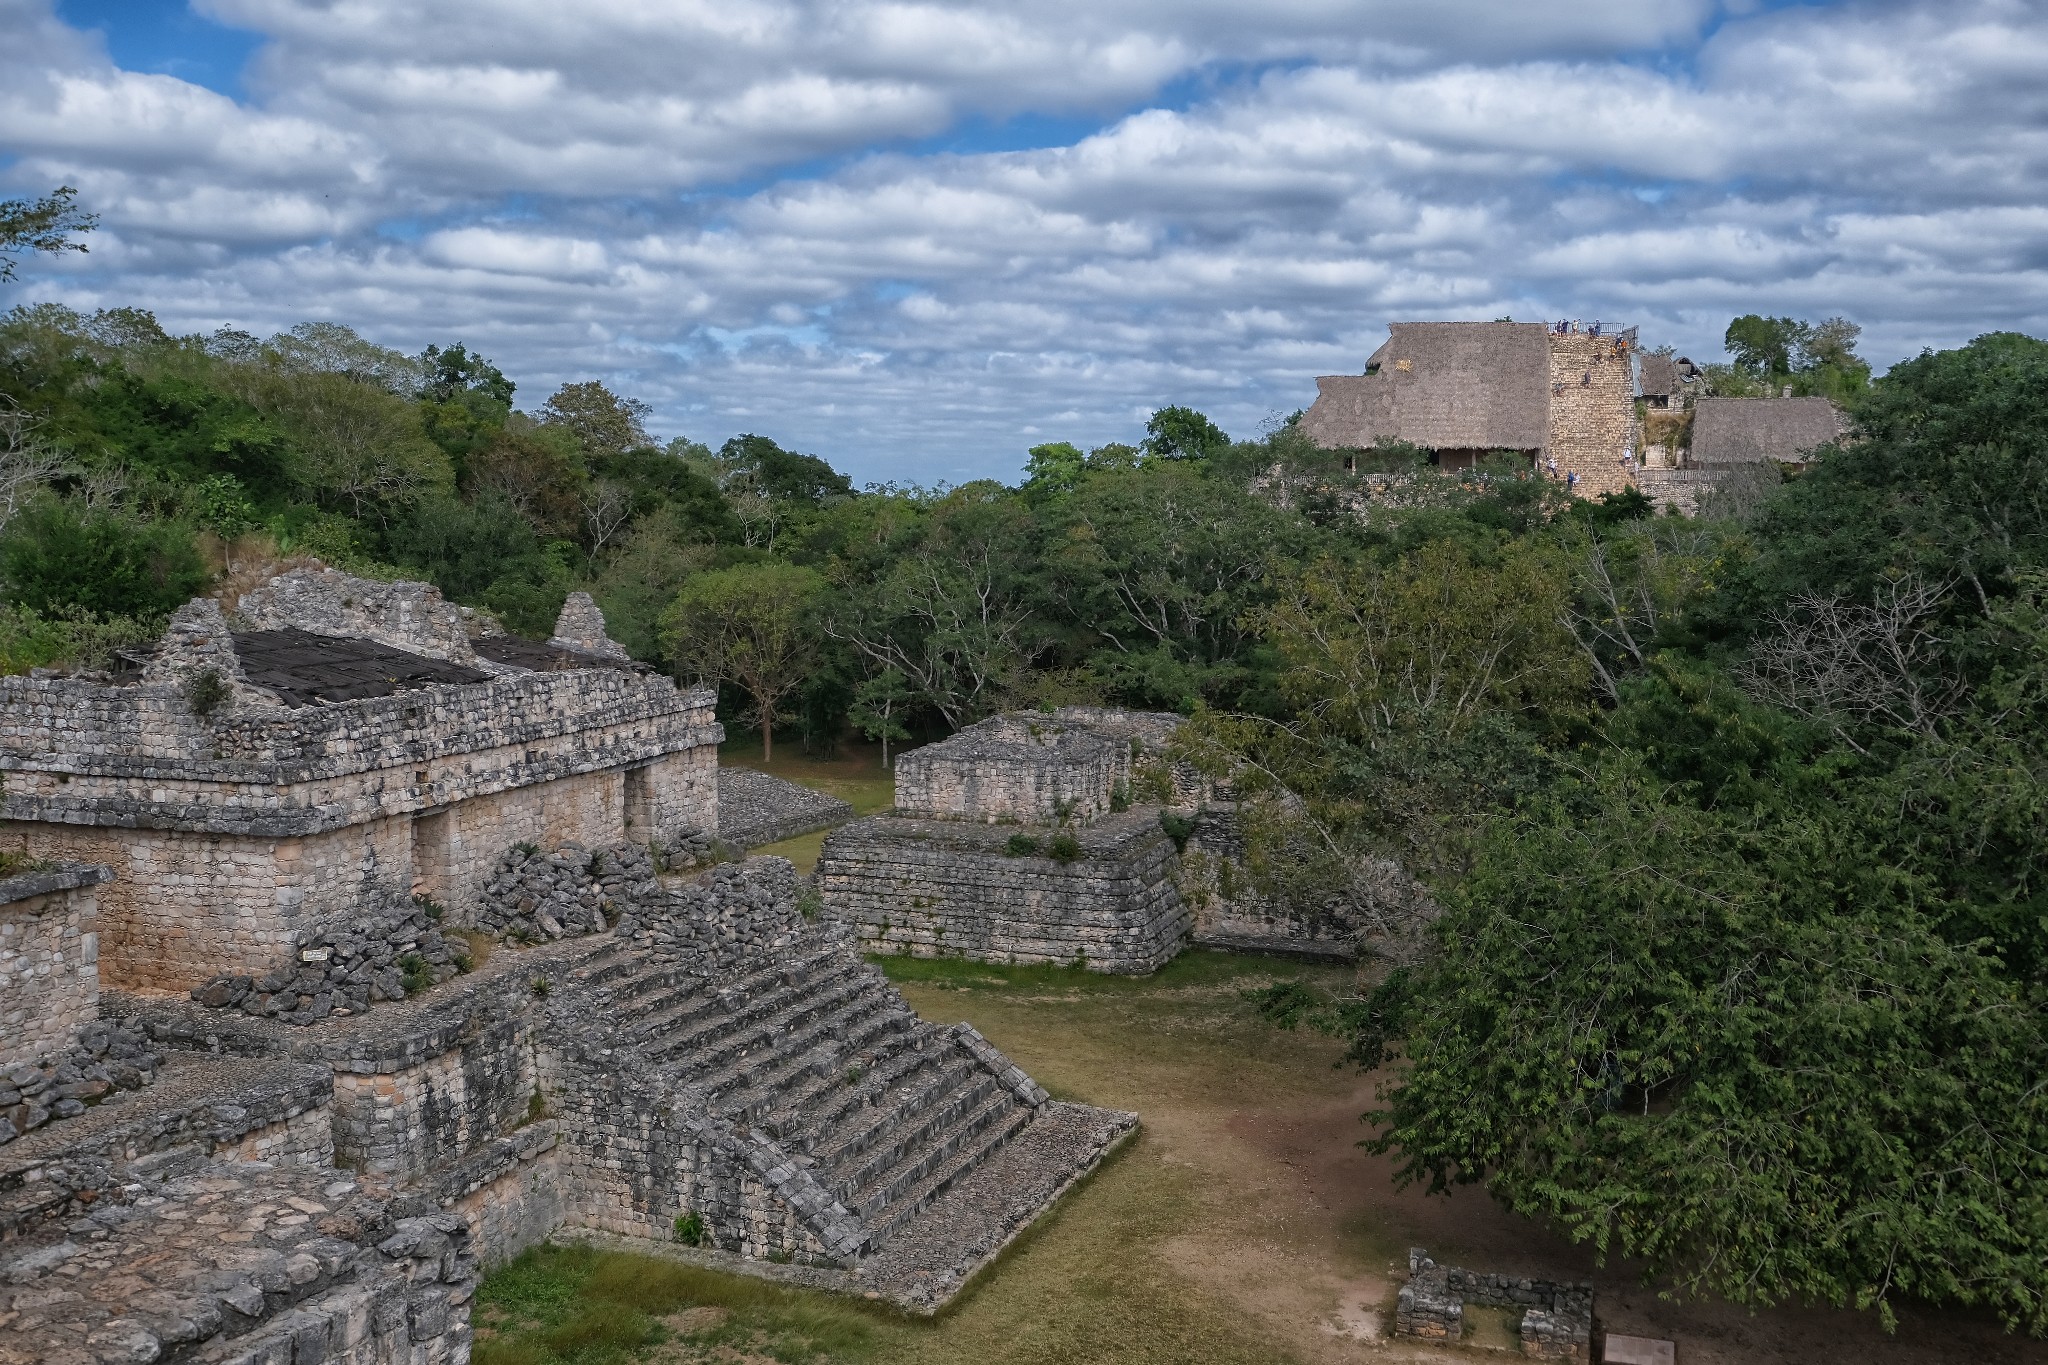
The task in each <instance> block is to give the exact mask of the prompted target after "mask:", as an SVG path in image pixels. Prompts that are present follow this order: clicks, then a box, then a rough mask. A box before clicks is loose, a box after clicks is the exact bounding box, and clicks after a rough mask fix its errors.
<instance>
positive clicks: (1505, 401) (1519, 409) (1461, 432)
mask: <svg viewBox="0 0 2048 1365" xmlns="http://www.w3.org/2000/svg"><path fill="white" fill-rule="evenodd" d="M1388 331H1389V332H1391V333H1392V335H1391V336H1390V337H1389V339H1388V341H1387V344H1386V345H1384V346H1382V347H1380V348H1379V350H1377V351H1375V352H1373V354H1372V358H1371V360H1369V361H1368V362H1367V363H1366V373H1365V374H1363V375H1331V376H1325V377H1323V378H1319V379H1317V380H1316V401H1315V405H1314V406H1313V407H1311V408H1310V409H1309V410H1308V412H1307V414H1306V415H1304V416H1303V418H1302V419H1301V426H1302V431H1303V432H1304V433H1305V434H1306V435H1307V436H1308V437H1309V439H1311V440H1313V441H1314V442H1315V443H1316V444H1317V445H1320V446H1325V447H1329V446H1370V445H1374V444H1376V443H1378V442H1380V441H1383V440H1384V441H1409V442H1412V443H1414V444H1416V445H1419V446H1427V447H1429V448H1430V449H1432V450H1540V449H1542V447H1543V443H1544V441H1545V439H1546V438H1547V436H1548V434H1549V423H1550V344H1549V340H1548V332H1549V329H1548V328H1546V327H1545V326H1544V325H1543V324H1542V323H1540V322H1397V323H1394V324H1393V325H1392V326H1391V327H1390V328H1389V329H1388Z"/></svg>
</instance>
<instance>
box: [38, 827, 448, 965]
mask: <svg viewBox="0 0 2048 1365" xmlns="http://www.w3.org/2000/svg"><path fill="white" fill-rule="evenodd" d="M0 842H4V843H5V844H6V845H11V846H13V847H15V848H28V849H34V850H37V851H39V852H42V853H43V854H44V855H45V856H56V857H62V858H74V859H80V860H90V861H94V862H99V863H104V864H106V865H108V866H110V867H112V868H113V869H114V870H115V873H116V875H115V878H114V880H113V881H111V882H109V883H108V884H107V885H106V886H105V887H104V888H103V889H102V890H101V892H100V894H99V903H100V945H101V948H100V954H101V964H100V971H101V976H102V979H103V980H104V981H105V982H106V984H108V985H110V986H115V987H118V988H120V989H123V990H135V989H160V990H185V989H187V988H189V987H191V986H194V985H197V984H198V983H199V982H202V981H205V980H207V979H209V978H210V977H213V976H217V975H220V974H222V973H234V972H243V973H249V974H260V973H263V972H267V971H269V970H270V969H271V968H272V967H274V966H276V965H277V963H278V962H279V961H280V960H282V959H283V958H285V957H287V956H289V955H290V954H291V953H292V951H293V950H294V949H295V948H296V947H297V946H298V943H299V939H300V935H301V934H310V933H312V932H314V931H316V930H317V929H319V928H322V927H325V926H326V925H328V924H331V923H333V922H334V921H335V920H337V919H341V918H344V917H346V916H348V915H349V914H351V913H353V912H354V910H355V909H356V908H357V907H358V906H359V905H360V904H361V903H362V902H363V901H364V900H365V899H366V898H368V897H370V896H372V895H374V894H376V893H377V892H379V891H393V892H405V891H409V890H410V889H411V879H412V869H411V858H412V847H411V822H410V821H409V820H407V819H405V818H402V817H401V818H397V819H384V820H372V821H369V822H366V823H364V824H361V825H355V826H350V827H345V828H342V829H338V830H332V831H328V832H325V833H321V834H316V835H311V836H307V837H303V838H263V837H246V836H235V835H224V834H207V833H203V832H197V831H187V830H169V829H122V828H107V827H103V826H94V825H32V824H25V823H22V822H18V821H0Z"/></svg>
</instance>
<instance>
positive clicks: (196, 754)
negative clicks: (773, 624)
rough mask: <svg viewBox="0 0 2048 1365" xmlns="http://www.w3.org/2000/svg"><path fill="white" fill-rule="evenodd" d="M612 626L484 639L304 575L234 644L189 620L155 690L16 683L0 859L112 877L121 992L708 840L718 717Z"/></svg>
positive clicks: (156, 677)
mask: <svg viewBox="0 0 2048 1365" xmlns="http://www.w3.org/2000/svg"><path fill="white" fill-rule="evenodd" d="M595 610H596V609H595V608H594V607H592V606H590V604H589V599H588V598H587V597H583V596H582V595H581V594H578V595H577V599H575V600H573V601H572V603H571V606H570V607H569V608H567V609H565V611H564V613H563V615H564V620H563V622H562V623H561V625H560V626H559V627H558V629H559V630H564V631H569V632H576V631H583V632H585V633H584V634H583V635H580V636H578V637H577V638H576V639H575V640H574V641H571V640H569V639H565V638H562V637H560V636H558V637H557V639H556V640H555V641H553V642H551V643H550V644H548V645H535V644H529V643H527V642H524V641H516V640H512V639H508V638H506V637H502V636H499V637H495V638H492V637H481V638H475V639H473V638H471V636H470V634H469V630H468V624H467V623H466V622H465V621H464V620H463V618H462V616H461V614H460V613H459V611H458V609H457V608H455V607H452V606H450V605H448V604H447V603H444V602H442V601H441V600H440V598H439V594H437V593H435V592H433V590H432V589H427V588H424V587H423V585H418V584H398V585H392V584H378V583H370V582H366V581H365V580H361V579H354V578H349V577H347V576H346V575H343V574H339V573H334V572H332V571H313V570H299V571H295V572H294V573H291V574H288V575H285V576H284V577H282V578H280V579H278V580H275V582H274V583H273V584H272V586H270V587H268V588H265V589H262V590H259V591H257V592H255V593H251V594H248V595H246V596H245V597H244V598H243V599H242V601H241V603H240V604H239V609H238V612H239V616H240V617H241V624H240V625H237V626H235V627H231V626H230V625H229V623H228V621H227V620H226V618H225V617H224V616H223V615H222V614H221V611H220V608H219V605H218V604H217V603H214V602H212V601H211V600H209V599H201V600H199V601H196V602H194V603H192V604H190V605H188V606H186V607H184V608H182V609H180V611H179V612H178V613H177V615H176V617H175V618H174V619H173V621H172V624H171V629H170V634H169V636H168V637H167V639H166V640H165V643H164V646H163V647H162V648H161V649H159V650H158V651H157V652H156V654H155V655H154V657H152V658H151V659H150V660H149V661H148V662H147V664H146V665H145V666H144V668H143V669H142V671H141V673H140V674H139V676H137V677H134V678H131V679H121V680H116V679H106V678H81V677H26V678H23V677H16V678H0V765H4V771H5V774H6V782H7V787H6V795H5V804H4V805H0V847H4V848H13V849H19V850H26V851H28V852H32V853H35V854H37V855H40V856H45V857H55V858H63V859H68V860H73V861H78V862H86V863H97V864H103V865H105V866H107V867H110V868H112V869H114V873H115V876H114V880H113V881H112V882H111V883H109V884H108V885H107V887H106V888H105V889H104V892H103V898H102V905H101V916H102V937H103V940H104V943H105V951H104V954H103V959H104V960H103V962H102V964H101V966H102V971H103V974H104V976H105V979H106V980H107V982H108V983H109V984H112V985H116V986H120V987H123V988H135V987H171V988H179V987H182V986H188V985H190V984H191V983H192V982H194V981H196V980H200V979H203V978H205V977H207V976H211V975H213V974H215V973H217V972H221V971H230V970H241V971H261V970H264V969H267V967H268V966H269V965H270V963H271V962H272V961H274V960H275V959H276V957H277V956H278V954H280V953H283V952H287V951H289V950H290V949H291V948H292V947H293V946H294V945H295V943H296V941H297V936H298V935H299V934H300V933H301V932H303V931H307V930H310V929H312V928H315V927H317V926H319V925H321V924H323V923H325V922H327V921H330V920H333V919H336V918H339V917H342V916H345V915H347V914H348V913H349V912H350V911H351V910H352V909H353V908H354V907H355V906H357V905H358V904H359V903H361V902H362V901H363V900H364V899H365V898H366V897H368V896H371V895H373V894H374V893H376V892H378V891H384V890H392V891H403V892H406V893H412V892H418V893H420V894H422V895H425V896H427V897H429V898H431V899H433V900H435V901H437V902H439V903H441V904H444V905H448V906H461V905H464V904H466V903H468V902H469V901H470V900H471V899H473V898H474V895H475V892H476V888H477V887H478V885H479V884H480V883H481V881H482V879H483V878H484V877H485V876H486V874H487V873H488V870H489V868H490V866H491V864H492V863H494V862H495V861H496V860H497V859H498V857H499V856H500V855H501V854H502V853H503V852H504V851H505V849H506V848H508V847H510V846H511V845H512V844H514V843H518V842H521V841H530V842H534V843H540V844H546V845H547V846H549V847H554V846H556V845H558V844H561V843H564V842H568V841H572V840H573V841H577V842H581V843H585V844H589V845H591V846H593V847H598V846H603V845H607V844H617V843H622V842H629V841H632V842H644V841H645V839H646V838H647V837H648V836H649V835H651V834H652V833H654V832H655V831H657V830H662V829H668V828H673V827H676V826H680V825H697V826H703V827H707V828H715V827H716V819H717V817H716V802H717V798H716V781H717V744H718V741H719V740H720V738H721V737H722V731H721V730H720V729H719V727H718V725H717V724H716V723H715V721H714V720H713V718H712V704H713V700H714V698H713V696H712V694H711V693H710V692H709V691H708V690H703V689H698V690H680V689H678V688H677V687H676V686H675V684H674V683H673V682H671V681H669V680H668V679H666V678H662V677H658V676H655V675H651V674H648V673H646V672H645V671H642V670H636V669H634V668H632V667H630V666H628V665H627V664H626V663H625V661H624V654H623V651H620V650H618V648H617V646H616V645H611V644H610V642H608V641H605V640H603V638H602V627H601V625H600V626H598V627H597V628H596V631H597V634H596V635H595V636H592V635H590V634H588V632H589V630H590V629H591V627H590V626H589V623H588V620H587V619H584V618H588V617H590V616H592V615H594V613H595ZM195 697H196V698H197V700H198V703H199V704H198V705H197V706H195V705H194V699H195Z"/></svg>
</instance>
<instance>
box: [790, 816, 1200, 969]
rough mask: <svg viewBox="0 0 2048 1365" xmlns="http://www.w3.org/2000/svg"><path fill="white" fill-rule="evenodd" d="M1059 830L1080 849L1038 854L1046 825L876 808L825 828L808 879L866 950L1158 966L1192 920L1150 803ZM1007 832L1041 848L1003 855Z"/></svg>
mask: <svg viewBox="0 0 2048 1365" xmlns="http://www.w3.org/2000/svg"><path fill="white" fill-rule="evenodd" d="M1069 833H1070V834H1071V835H1072V836H1073V837H1074V838H1075V842H1076V843H1077V845H1078V846H1079V856H1078V857H1076V858H1075V859H1074V860H1073V861H1071V862H1064V863H1063V862H1058V861H1055V860H1054V859H1052V858H1051V857H1049V856H1045V855H1044V851H1043V850H1044V849H1045V848H1046V846H1047V845H1049V843H1050V841H1051V839H1052V838H1053V837H1054V835H1055V831H1053V830H1051V829H1046V828H1021V829H1020V828H1017V827H1011V826H995V827H992V828H991V827H988V826H975V825H968V824H964V823H960V822H954V821H941V820H920V819H913V818H906V817H902V816H887V815H884V816H875V817H873V818H871V819H867V820H859V821H855V822H854V823H852V824H850V825H842V826H840V827H839V828H838V829H837V830H834V831H833V832H832V833H831V834H830V835H829V836H827V838H826V840H825V848H824V852H823V854H822V856H821V857H820V858H819V861H818V887H819V891H820V893H821V895H822V896H823V898H824V901H825V905H826V907H827V908H828V909H829V910H830V911H831V912H832V913H833V914H835V915H837V916H838V917H839V918H841V919H843V920H845V921H846V922H848V923H850V924H851V925H853V926H854V928H855V930H856V931H857V932H858V933H859V935H860V938H861V940H862V943H863V944H864V945H865V946H866V947H867V949H868V950H869V951H871V952H883V953H909V954H911V955H913V956H917V957H967V958H974V959H977V960H980V961H986V962H1053V963H1076V962H1078V963H1082V964H1083V965H1086V966H1087V967H1089V968H1091V969H1093V970H1095V971H1102V972H1125V973H1137V974H1143V973H1146V972H1151V971H1155V970H1157V969H1158V968H1159V967H1160V966H1162V965H1164V964H1165V963H1166V962H1167V961H1169V960H1170V959H1171V958H1172V957H1173V955H1174V954H1175V953H1176V952H1178V951H1179V949H1180V946H1181V942H1182V940H1183V939H1184V938H1186V936H1187V933H1188V930H1189V928H1190V927H1191V925H1192V922H1193V916H1192V915H1191V913H1190V912H1189V910H1188V907H1187V906H1186V904H1185V903H1184V902H1183V901H1182V900H1181V898H1180V894H1179V892H1178V891H1177V890H1176V889H1175V886H1174V883H1173V876H1172V873H1173V862H1174V856H1175V854H1174V847H1173V842H1172V840H1170V839H1169V838H1168V837H1167V836H1166V833H1165V831H1164V830H1163V829H1161V827H1160V824H1159V809H1158V808H1157V807H1153V806H1142V807H1134V808H1133V809H1131V810H1129V811H1125V812H1121V813H1119V814H1114V815H1109V816H1106V817H1105V818H1104V819H1102V820H1101V821H1099V822H1098V823H1096V824H1095V825H1094V826H1093V827H1092V828H1089V829H1084V830H1079V831H1070V832H1069ZM1013 835H1021V836H1023V837H1027V838H1035V839H1037V840H1039V841H1040V847H1041V853H1040V854H1039V855H1038V856H1022V857H1019V856H1012V855H1010V854H1009V853H1008V852H1007V851H1006V850H1007V847H1008V842H1009V840H1010V838H1011V837H1012V836H1013Z"/></svg>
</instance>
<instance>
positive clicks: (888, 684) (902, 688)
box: [848, 668, 916, 768]
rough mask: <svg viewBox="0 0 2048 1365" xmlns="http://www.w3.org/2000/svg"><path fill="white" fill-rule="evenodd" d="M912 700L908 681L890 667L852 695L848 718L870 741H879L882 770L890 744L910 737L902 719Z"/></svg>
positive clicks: (862, 685) (887, 758)
mask: <svg viewBox="0 0 2048 1365" xmlns="http://www.w3.org/2000/svg"><path fill="white" fill-rule="evenodd" d="M915 699H916V694H915V693H914V692H912V691H911V690H910V680H909V679H908V678H905V677H904V676H903V675H902V674H901V673H899V672H898V671H896V670H895V669H893V668H885V669H883V670H882V671H881V672H880V673H877V674H875V675H874V676H873V677H872V678H869V679H867V680H866V681H865V682H863V683H862V684H861V685H860V687H859V688H858V689H857V690H856V691H855V693H854V700H853V709H852V710H851V712H850V713H849V716H848V718H849V719H850V720H852V722H853V724H854V727H855V728H856V729H858V730H859V731H860V732H861V733H862V734H864V735H866V736H867V737H868V738H869V739H873V740H879V741H881V745H882V766H883V767H884V768H886V767H888V766H889V744H890V742H891V741H894V742H896V743H899V744H900V743H902V742H903V741H904V740H906V739H909V738H910V731H909V729H908V728H907V727H905V725H904V723H903V718H904V716H906V715H907V714H909V711H910V706H911V703H912V702H914V701H915Z"/></svg>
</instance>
